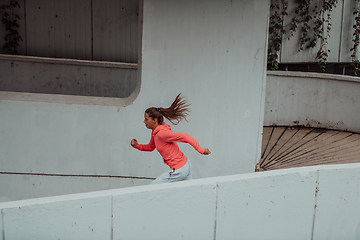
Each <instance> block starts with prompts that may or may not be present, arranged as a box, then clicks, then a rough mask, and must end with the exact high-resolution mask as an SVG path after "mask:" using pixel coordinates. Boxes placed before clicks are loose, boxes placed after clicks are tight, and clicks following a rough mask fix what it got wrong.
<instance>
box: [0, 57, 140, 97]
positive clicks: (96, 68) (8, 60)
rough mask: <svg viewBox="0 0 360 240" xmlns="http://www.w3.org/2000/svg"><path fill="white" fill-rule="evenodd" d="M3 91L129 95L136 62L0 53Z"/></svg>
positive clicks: (107, 95)
mask: <svg viewBox="0 0 360 240" xmlns="http://www.w3.org/2000/svg"><path fill="white" fill-rule="evenodd" d="M0 68H1V69H2V72H1V73H0V79H1V81H0V91H8V92H27V93H46V94H62V95H78V96H95V97H113V98H126V97H129V96H130V95H131V93H132V92H133V91H134V90H135V87H136V83H137V68H138V67H137V64H132V63H115V62H94V61H83V60H70V59H53V58H39V57H20V56H10V55H0Z"/></svg>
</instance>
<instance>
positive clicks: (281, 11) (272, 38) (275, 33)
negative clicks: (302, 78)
mask: <svg viewBox="0 0 360 240" xmlns="http://www.w3.org/2000/svg"><path fill="white" fill-rule="evenodd" d="M287 5H288V2H287V1H285V0H272V1H271V5H270V11H271V12H272V14H271V16H270V22H269V42H268V69H269V70H276V69H278V68H279V62H278V58H279V55H278V53H279V51H280V49H281V44H282V41H283V35H284V34H285V29H284V24H283V21H284V16H286V15H288V13H287V11H286V10H287Z"/></svg>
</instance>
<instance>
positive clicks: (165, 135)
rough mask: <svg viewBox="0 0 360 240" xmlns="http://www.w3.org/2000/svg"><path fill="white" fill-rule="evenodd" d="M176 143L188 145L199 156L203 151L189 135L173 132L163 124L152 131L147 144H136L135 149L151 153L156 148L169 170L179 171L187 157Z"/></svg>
mask: <svg viewBox="0 0 360 240" xmlns="http://www.w3.org/2000/svg"><path fill="white" fill-rule="evenodd" d="M177 142H183V143H188V144H190V145H191V146H193V148H195V150H196V151H198V152H199V153H201V154H203V153H204V151H205V149H204V148H202V147H200V144H199V143H198V142H197V141H196V140H195V138H193V137H192V136H191V135H189V134H187V133H182V132H173V131H172V130H171V127H170V126H169V125H167V124H165V123H163V124H162V125H159V126H157V127H156V128H155V130H153V131H152V133H151V139H150V142H149V143H148V144H138V145H136V147H135V148H136V149H139V150H141V151H153V150H154V149H155V148H156V150H158V152H159V153H160V155H161V156H162V158H163V161H164V163H165V164H167V165H168V166H169V167H170V169H174V168H175V169H179V168H181V167H182V166H184V165H185V164H186V162H187V157H186V156H185V155H184V153H183V152H181V151H180V149H179V146H178V144H177Z"/></svg>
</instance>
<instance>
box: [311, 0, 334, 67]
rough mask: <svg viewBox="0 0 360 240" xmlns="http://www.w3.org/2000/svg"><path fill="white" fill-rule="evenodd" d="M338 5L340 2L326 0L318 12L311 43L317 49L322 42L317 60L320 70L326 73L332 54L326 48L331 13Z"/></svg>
mask: <svg viewBox="0 0 360 240" xmlns="http://www.w3.org/2000/svg"><path fill="white" fill-rule="evenodd" d="M337 3H338V0H325V1H324V3H323V6H322V7H321V8H320V10H319V12H316V18H315V21H314V22H315V26H314V28H313V31H314V37H313V38H312V39H311V41H310V47H311V48H314V47H316V42H317V41H318V40H320V47H319V50H318V52H317V54H316V60H317V63H318V65H319V67H320V69H322V70H323V71H325V67H326V62H327V58H328V53H329V52H330V50H328V49H327V48H326V46H327V44H328V38H329V37H330V31H331V23H330V20H331V15H330V13H331V12H332V10H333V9H334V8H335V7H336V5H337ZM325 29H326V31H325Z"/></svg>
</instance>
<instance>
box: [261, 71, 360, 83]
mask: <svg viewBox="0 0 360 240" xmlns="http://www.w3.org/2000/svg"><path fill="white" fill-rule="evenodd" d="M267 75H268V76H277V77H297V78H319V79H329V80H337V81H349V82H359V83H360V78H359V77H353V76H347V75H339V74H329V73H314V72H294V71H267Z"/></svg>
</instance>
